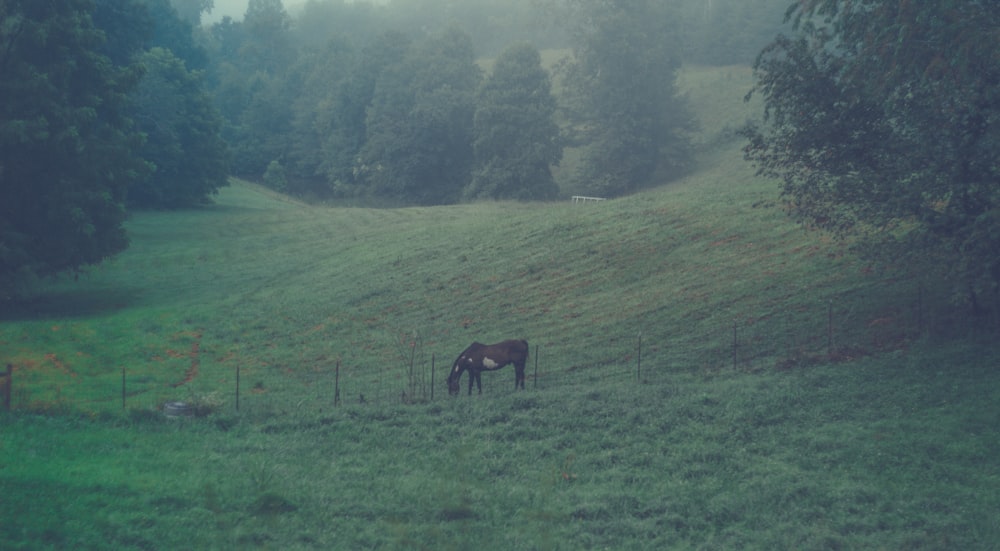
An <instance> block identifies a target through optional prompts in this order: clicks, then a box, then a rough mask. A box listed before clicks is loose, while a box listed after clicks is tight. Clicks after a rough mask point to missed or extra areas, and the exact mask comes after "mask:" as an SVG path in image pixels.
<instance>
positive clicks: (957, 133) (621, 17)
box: [0, 0, 1000, 297]
mask: <svg viewBox="0 0 1000 551" xmlns="http://www.w3.org/2000/svg"><path fill="white" fill-rule="evenodd" d="M788 3H789V2H788V0H679V1H677V2H661V1H655V0H628V1H626V0H509V1H505V2H497V1H494V0H464V1H463V2H454V1H451V0H390V1H389V2H387V3H379V4H375V3H371V2H366V1H353V2H352V1H347V0H307V1H305V2H304V3H301V4H296V8H295V10H294V11H293V12H292V13H289V12H288V11H286V8H285V6H284V5H283V3H282V2H281V1H280V0H250V1H249V4H248V7H247V10H246V13H245V14H244V16H243V18H242V19H239V20H237V19H232V18H224V19H223V20H221V21H219V22H217V23H214V24H212V25H206V26H201V25H200V24H199V22H200V20H201V16H202V15H203V14H204V13H205V12H206V11H207V10H209V9H210V8H212V6H213V4H214V2H213V1H212V0H52V1H47V2H33V1H32V2H29V1H27V0H8V1H6V2H4V3H3V4H2V8H0V99H3V103H2V106H0V140H2V141H0V146H2V150H0V277H2V278H3V280H4V282H3V287H5V288H8V289H9V288H11V287H12V284H10V282H11V281H13V280H14V279H16V278H15V274H24V273H30V274H51V273H57V272H60V271H64V270H75V269H78V268H80V267H83V266H86V265H88V264H92V263H95V262H99V261H100V260H101V259H103V258H107V257H108V256H110V255H113V254H115V253H116V252H119V251H121V250H122V249H124V248H125V247H126V246H127V237H126V236H125V233H124V230H123V222H124V220H125V217H126V214H127V212H128V210H129V209H137V208H184V207H191V206H195V205H199V204H202V203H205V202H207V201H209V200H210V198H211V196H212V194H214V193H215V192H216V191H217V190H218V189H219V188H220V187H221V186H224V185H226V178H227V176H228V175H230V174H232V175H237V176H241V177H245V178H248V179H251V180H254V181H258V182H262V183H264V184H265V185H268V186H271V187H274V188H276V189H280V190H281V191H284V192H287V193H291V194H295V195H299V196H302V197H306V198H316V199H335V198H341V197H346V198H363V199H365V200H368V201H371V202H373V203H376V204H442V203H454V202H458V201H463V200H474V199H522V200H523V199H552V198H558V197H559V196H565V195H567V194H568V193H571V192H577V191H586V192H588V193H592V194H595V195H602V196H609V197H610V196H617V195H621V194H625V193H630V192H633V191H635V190H638V189H642V188H643V187H647V186H650V185H656V184H659V183H663V182H667V181H670V180H671V179H672V178H674V177H677V176H679V175H682V174H684V173H685V171H687V170H689V169H690V168H691V167H692V166H693V159H694V157H695V151H694V148H693V147H692V145H691V143H690V141H689V139H688V135H689V133H690V131H691V130H692V129H693V128H694V125H695V124H696V121H693V120H692V118H691V116H690V114H689V113H688V110H687V107H686V104H685V101H684V98H682V97H681V96H680V95H679V94H678V92H677V87H676V75H677V71H678V70H679V68H680V67H681V66H682V64H685V63H687V64H747V63H750V62H751V61H752V59H753V57H754V56H755V55H756V54H757V53H758V52H760V50H761V48H762V47H764V46H765V45H767V47H766V49H764V51H763V54H761V56H760V57H759V58H757V62H756V70H757V74H758V84H757V87H756V89H755V93H757V94H760V95H761V96H762V97H763V98H764V100H765V104H766V106H767V109H768V112H767V117H768V119H767V121H766V124H765V125H764V126H761V127H751V128H748V130H747V132H746V134H747V136H748V137H750V140H751V146H750V148H749V149H748V152H747V156H748V158H750V159H751V160H753V161H754V162H756V163H758V166H759V167H760V169H761V171H762V173H763V174H767V175H771V176H776V177H779V178H781V179H782V181H783V182H784V186H785V187H784V188H783V191H784V198H785V199H787V200H788V202H789V205H790V206H791V207H792V212H793V213H794V214H795V215H797V216H799V218H800V219H801V220H803V221H808V222H809V223H810V224H811V225H814V226H820V227H825V228H827V229H831V230H833V231H836V232H841V233H844V234H852V233H853V234H858V233H861V234H864V235H866V236H871V235H878V236H880V238H879V239H870V240H866V242H868V243H871V244H873V246H872V250H875V249H878V250H880V251H883V253H879V254H884V251H887V250H889V249H892V248H895V251H896V252H897V253H899V251H907V254H909V253H911V252H912V251H922V252H921V253H919V254H917V253H913V254H912V255H911V257H912V258H918V257H919V258H923V259H930V258H935V259H937V260H936V261H935V262H937V265H938V266H948V267H953V268H954V269H955V270H959V271H960V272H961V277H960V279H961V281H963V282H964V283H963V285H965V286H966V287H967V288H969V289H972V290H973V292H972V293H971V294H972V295H974V296H975V297H982V296H984V295H988V294H990V293H994V294H997V293H996V291H995V289H998V288H1000V283H998V282H1000V266H997V265H996V263H995V262H993V261H990V260H988V259H989V258H997V257H1000V255H997V254H995V252H996V251H997V250H1000V245H997V244H996V243H997V240H996V239H994V237H993V236H994V235H996V234H997V233H1000V230H998V229H996V227H995V226H996V224H994V223H993V220H994V218H1000V217H997V216H995V213H994V211H995V210H996V208H995V205H994V203H996V201H995V199H996V198H995V197H994V195H995V189H994V188H995V184H996V174H995V172H996V166H997V165H998V163H997V162H996V161H995V159H993V158H992V157H991V156H990V155H993V154H994V153H993V152H995V151H998V150H1000V149H998V148H997V147H995V145H996V142H997V139H996V136H994V133H995V124H994V121H995V118H996V117H995V116H994V115H993V114H992V113H993V110H994V107H993V106H994V105H995V104H997V102H996V101H995V100H996V99H997V98H995V97H993V95H991V94H995V92H991V91H992V90H996V89H997V87H996V86H995V84H996V80H997V77H996V75H995V74H994V73H995V71H994V70H993V68H994V67H997V66H1000V64H998V63H996V61H997V53H996V47H995V44H997V43H1000V42H998V41H997V40H996V38H997V37H996V36H995V34H996V33H995V29H996V25H995V23H996V22H997V16H996V13H995V12H996V8H994V7H993V6H992V4H985V3H982V2H973V1H960V2H950V3H947V5H944V6H942V5H938V4H925V5H920V6H915V5H914V3H904V4H899V3H897V2H888V1H884V0H883V1H873V2H866V3H864V4H857V3H851V2H845V1H836V0H810V1H807V2H795V3H793V5H792V7H791V8H789V7H788V6H786V4H788ZM789 9H790V10H791V11H790V13H791V14H792V16H793V23H795V28H794V29H793V34H791V35H789V36H786V37H781V38H778V39H777V40H775V38H774V37H775V35H776V34H777V33H778V32H779V31H780V30H781V28H782V27H781V26H782V16H783V14H784V13H785V12H786V10H789ZM991 29H993V30H991ZM893 33H895V34H893ZM892 37H895V38H892ZM768 44H769V45H768ZM567 150H571V151H572V155H571V156H569V157H570V158H571V159H572V170H561V171H560V172H559V174H560V179H559V180H558V181H557V180H556V179H555V178H554V177H553V167H555V166H557V164H559V163H560V162H561V161H562V160H563V159H564V158H566V157H567V155H564V151H567ZM570 190H572V191H570ZM873 230H879V231H873ZM904 230H905V231H904ZM886 236H891V237H892V238H891V239H889V238H886ZM875 243H878V245H879V247H874V244H875ZM900 254H901V253H900ZM943 271H947V270H943ZM956 273H957V272H955V273H952V275H951V276H953V277H958V276H957V275H956ZM5 293H6V291H5ZM998 296H1000V295H998Z"/></svg>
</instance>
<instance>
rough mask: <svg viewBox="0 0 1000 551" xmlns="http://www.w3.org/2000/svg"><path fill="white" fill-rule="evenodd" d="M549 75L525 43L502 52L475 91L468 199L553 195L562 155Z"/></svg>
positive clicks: (547, 196)
mask: <svg viewBox="0 0 1000 551" xmlns="http://www.w3.org/2000/svg"><path fill="white" fill-rule="evenodd" d="M555 112H556V100H555V98H554V97H553V96H552V86H551V83H550V81H549V73H548V71H546V70H545V69H544V68H543V67H542V64H541V56H540V55H539V53H538V50H537V49H536V48H535V47H534V46H531V45H530V44H527V43H519V44H515V45H513V46H511V47H509V48H508V49H506V50H504V52H503V53H502V54H500V57H499V58H497V60H496V63H495V64H494V65H493V71H492V73H491V74H490V75H489V77H488V78H487V79H486V80H485V81H484V82H483V84H482V86H480V88H479V91H478V93H477V95H476V112H475V117H474V119H473V123H474V130H475V139H474V141H473V147H474V150H475V155H476V168H475V170H474V171H473V176H472V182H471V183H470V184H469V186H468V187H467V188H466V190H465V194H466V196H468V197H489V198H497V199H551V198H553V197H555V195H556V194H557V193H558V191H559V188H558V187H557V186H556V184H555V180H554V179H553V178H552V169H551V167H552V165H554V164H557V163H558V162H559V161H560V159H561V158H562V143H561V141H560V140H559V127H558V126H557V125H556V123H555V120H554V116H555Z"/></svg>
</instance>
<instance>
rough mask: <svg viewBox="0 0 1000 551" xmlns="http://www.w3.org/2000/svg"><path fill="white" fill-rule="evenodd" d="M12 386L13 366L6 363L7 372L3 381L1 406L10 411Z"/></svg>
mask: <svg viewBox="0 0 1000 551" xmlns="http://www.w3.org/2000/svg"><path fill="white" fill-rule="evenodd" d="M12 386H14V366H13V365H11V364H7V374H6V375H5V376H4V381H3V408H4V410H5V411H10V389H11V387H12Z"/></svg>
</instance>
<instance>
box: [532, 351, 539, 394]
mask: <svg viewBox="0 0 1000 551" xmlns="http://www.w3.org/2000/svg"><path fill="white" fill-rule="evenodd" d="M532 386H533V387H534V389H535V390H538V345H537V344H536V345H535V380H534V381H533V382H532Z"/></svg>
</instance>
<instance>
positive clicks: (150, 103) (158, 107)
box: [128, 48, 229, 208]
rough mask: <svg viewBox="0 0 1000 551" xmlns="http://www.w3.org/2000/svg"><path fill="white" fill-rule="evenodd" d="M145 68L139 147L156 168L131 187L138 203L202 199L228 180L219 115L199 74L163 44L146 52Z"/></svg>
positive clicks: (138, 108) (132, 200)
mask: <svg viewBox="0 0 1000 551" xmlns="http://www.w3.org/2000/svg"><path fill="white" fill-rule="evenodd" d="M139 62H140V63H141V64H142V65H143V67H145V69H146V74H145V76H144V77H143V79H142V81H141V82H140V83H139V87H138V90H136V92H135V93H134V94H133V101H134V105H135V118H136V122H137V124H138V127H139V129H140V130H141V131H142V132H143V134H144V135H145V136H146V141H145V143H144V144H143V146H142V149H141V151H140V153H141V155H142V157H143V158H144V159H145V160H147V161H149V162H150V163H152V165H153V168H154V172H153V173H152V174H151V175H150V176H149V177H148V178H145V179H142V180H140V181H138V182H136V183H135V184H133V186H132V187H131V188H130V189H129V194H128V203H129V205H131V206H137V207H154V208H164V207H166V208H176V207H185V206H192V205H197V204H200V203H203V202H205V201H206V200H207V198H208V196H209V195H212V194H214V193H215V192H216V191H218V189H219V188H220V187H223V186H225V185H226V178H227V177H228V175H229V167H228V164H227V162H226V161H227V157H226V144H225V142H224V141H222V137H221V136H220V134H219V131H220V128H221V126H222V120H221V117H220V116H219V114H218V111H217V110H216V109H215V106H214V105H213V104H212V99H211V97H209V96H208V94H207V93H206V92H205V91H204V90H203V89H202V83H201V77H200V76H199V75H198V74H196V73H192V72H190V71H188V70H187V67H185V65H184V62H183V61H181V60H180V59H178V58H177V57H175V56H174V55H173V53H171V51H170V50H165V49H163V48H152V49H151V50H149V51H147V52H145V53H144V54H143V55H142V56H141V57H140V58H139Z"/></svg>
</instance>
